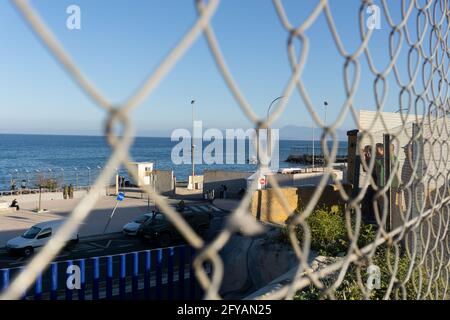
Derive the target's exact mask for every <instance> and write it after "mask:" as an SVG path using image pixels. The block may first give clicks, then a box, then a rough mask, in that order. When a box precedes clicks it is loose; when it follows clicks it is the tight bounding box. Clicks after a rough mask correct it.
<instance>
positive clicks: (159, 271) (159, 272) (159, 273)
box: [156, 249, 163, 300]
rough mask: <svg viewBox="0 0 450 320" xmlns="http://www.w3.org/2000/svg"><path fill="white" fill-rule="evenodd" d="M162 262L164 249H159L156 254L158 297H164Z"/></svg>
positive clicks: (159, 298)
mask: <svg viewBox="0 0 450 320" xmlns="http://www.w3.org/2000/svg"><path fill="white" fill-rule="evenodd" d="M162 262H163V250H162V249H157V256H156V299H158V300H161V299H162Z"/></svg>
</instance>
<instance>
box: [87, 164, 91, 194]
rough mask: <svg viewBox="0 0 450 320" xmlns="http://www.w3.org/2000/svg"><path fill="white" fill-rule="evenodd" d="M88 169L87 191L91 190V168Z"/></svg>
mask: <svg viewBox="0 0 450 320" xmlns="http://www.w3.org/2000/svg"><path fill="white" fill-rule="evenodd" d="M87 169H88V190H90V189H91V168H90V167H87Z"/></svg>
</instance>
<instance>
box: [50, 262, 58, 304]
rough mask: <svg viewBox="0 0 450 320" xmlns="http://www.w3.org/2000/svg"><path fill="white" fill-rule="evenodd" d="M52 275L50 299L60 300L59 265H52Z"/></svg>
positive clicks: (54, 263)
mask: <svg viewBox="0 0 450 320" xmlns="http://www.w3.org/2000/svg"><path fill="white" fill-rule="evenodd" d="M51 273H52V274H51V282H52V283H51V287H50V299H51V300H58V263H56V262H53V263H52V265H51Z"/></svg>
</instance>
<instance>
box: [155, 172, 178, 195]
mask: <svg viewBox="0 0 450 320" xmlns="http://www.w3.org/2000/svg"><path fill="white" fill-rule="evenodd" d="M153 173H154V174H155V176H156V182H155V188H156V190H157V191H158V192H159V193H161V194H163V195H168V194H172V193H173V192H174V191H175V183H174V182H175V181H174V177H173V171H172V170H154V171H153Z"/></svg>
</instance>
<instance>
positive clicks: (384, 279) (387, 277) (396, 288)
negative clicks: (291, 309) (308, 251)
mask: <svg viewBox="0 0 450 320" xmlns="http://www.w3.org/2000/svg"><path fill="white" fill-rule="evenodd" d="M306 221H307V223H308V225H309V227H310V230H311V248H312V249H313V250H315V251H316V252H317V253H318V254H319V255H325V256H337V255H339V254H340V253H342V252H346V251H347V250H348V248H349V245H350V241H349V239H348V235H347V229H346V224H345V216H344V214H343V213H342V212H340V211H339V210H338V209H337V207H336V208H331V209H327V208H325V207H323V208H319V209H317V210H315V211H313V212H312V214H311V215H310V216H309V217H308V218H307V219H306ZM288 222H289V221H288ZM351 225H352V228H353V229H354V227H355V222H354V218H352V221H351ZM295 231H296V236H297V238H298V240H300V241H301V240H302V237H303V230H302V227H301V226H297V227H296V229H295ZM375 233H376V226H374V225H365V224H362V225H361V229H360V233H359V237H358V246H359V247H360V248H363V247H365V246H366V245H368V244H370V243H372V242H373V241H374V239H375ZM282 234H283V236H282V239H283V240H284V241H288V233H287V228H285V229H284V230H283V233H282ZM398 251H399V259H398V270H397V272H396V273H395V279H394V283H393V289H392V291H391V295H390V297H389V298H390V299H393V298H397V299H403V298H405V299H416V298H417V295H418V294H417V290H419V283H420V281H419V279H420V275H422V287H421V289H420V291H421V297H424V295H425V294H426V293H427V291H428V287H429V285H431V290H430V291H428V295H427V296H426V298H442V297H439V296H438V295H436V294H435V293H436V292H442V290H443V285H441V284H440V283H439V281H433V280H430V279H429V277H428V276H427V274H426V271H425V270H424V269H425V268H423V267H422V268H421V269H420V270H417V269H413V270H414V271H413V272H412V274H411V276H410V278H409V279H408V281H407V282H406V283H405V285H402V283H403V282H405V280H406V278H407V276H408V270H409V266H410V264H411V260H410V258H409V257H408V256H407V254H406V253H405V250H404V249H403V248H402V247H401V245H399V246H398ZM371 263H372V264H374V265H376V266H378V267H379V268H380V271H381V279H380V289H374V290H372V291H371V293H370V297H369V298H370V299H375V300H378V299H384V296H385V293H386V291H387V289H388V287H389V284H390V281H391V271H390V269H391V270H393V269H394V264H395V250H394V247H387V246H386V245H383V246H380V247H378V248H377V249H376V251H375V254H374V256H373V259H372V262H371ZM417 264H418V261H416V265H417ZM358 265H359V268H360V274H361V283H362V284H363V285H365V284H366V283H365V282H366V280H367V277H368V274H367V268H368V266H369V264H368V262H367V261H361V262H359V263H358ZM389 266H391V268H389ZM336 276H337V274H332V275H329V276H328V277H325V278H324V279H321V282H322V283H323V284H324V286H325V287H326V288H329V287H331V286H332V285H333V283H334V282H335V281H336ZM439 288H440V290H439ZM333 294H334V297H335V298H336V299H347V300H360V299H364V296H363V292H362V290H361V288H360V286H359V285H358V281H357V266H356V265H355V264H352V265H351V266H350V267H349V268H348V270H347V272H346V275H345V277H344V280H343V281H342V283H341V284H340V286H339V287H338V288H336V289H335V290H334V291H333ZM321 298H324V296H323V293H322V292H321V291H320V290H319V289H317V288H316V287H314V286H309V287H307V288H304V289H303V290H301V291H299V292H297V294H296V296H295V299H299V300H311V299H321Z"/></svg>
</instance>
